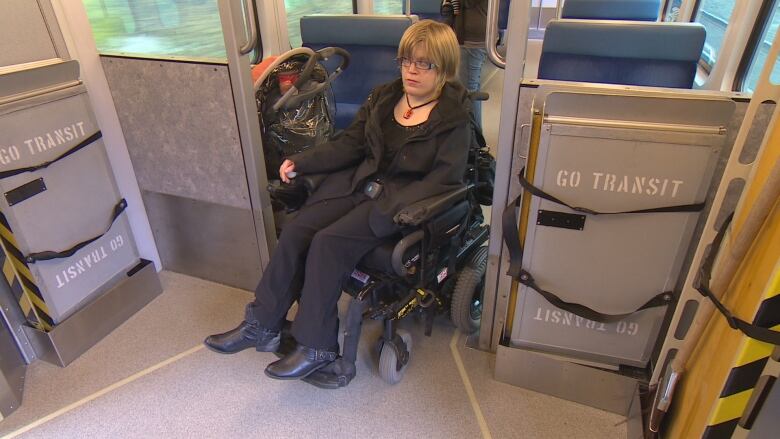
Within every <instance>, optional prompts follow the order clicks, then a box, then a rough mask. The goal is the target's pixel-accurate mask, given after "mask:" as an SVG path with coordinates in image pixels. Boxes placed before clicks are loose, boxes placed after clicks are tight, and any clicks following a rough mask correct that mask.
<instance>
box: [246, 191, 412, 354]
mask: <svg viewBox="0 0 780 439" xmlns="http://www.w3.org/2000/svg"><path fill="white" fill-rule="evenodd" d="M375 203H376V202H375V201H374V200H370V199H368V197H366V196H365V195H363V194H362V193H358V194H353V195H349V196H347V197H343V198H336V199H332V200H326V201H321V202H319V203H315V204H313V205H310V206H306V207H304V208H303V209H302V210H301V211H300V212H299V213H298V215H297V216H296V217H295V218H294V219H293V220H292V221H291V222H290V223H288V224H285V226H284V229H283V230H282V234H281V236H280V237H279V244H278V246H277V247H276V250H275V251H274V253H273V255H272V256H271V261H270V262H269V264H268V267H266V269H265V272H264V273H263V277H262V278H261V279H260V283H259V284H258V285H257V288H256V289H255V301H254V303H252V304H251V305H250V306H251V309H252V311H253V314H254V316H255V318H256V319H257V320H258V322H259V324H260V326H262V327H264V328H266V329H272V330H279V329H280V328H281V325H282V323H283V322H284V318H285V316H286V314H287V311H288V310H289V308H290V306H291V305H292V303H293V301H294V300H295V299H296V298H297V294H296V293H297V288H295V285H294V283H295V281H296V278H299V277H300V275H301V274H302V275H303V287H302V288H301V289H300V299H299V302H298V314H297V316H296V317H295V322H294V323H293V327H292V333H293V336H294V337H295V339H296V340H297V341H298V343H300V344H303V345H305V346H308V347H311V348H316V349H328V350H330V349H333V348H335V347H336V346H337V344H338V328H339V322H338V308H337V304H338V300H339V297H340V296H341V282H342V279H343V278H344V276H345V275H349V274H350V273H351V271H352V270H353V269H354V267H355V265H357V263H358V262H359V261H360V259H361V258H363V256H365V255H366V254H367V253H368V252H370V251H371V250H372V249H373V248H375V247H377V246H378V245H380V244H381V243H382V242H383V241H384V240H385V239H387V238H388V236H389V235H391V234H392V233H389V234H385V233H383V236H377V234H376V233H374V232H373V231H372V229H371V228H370V227H369V221H368V217H369V212H370V211H371V209H372V208H373V207H374V204H375ZM397 230H398V229H397V228H396V229H395V230H394V231H397Z"/></svg>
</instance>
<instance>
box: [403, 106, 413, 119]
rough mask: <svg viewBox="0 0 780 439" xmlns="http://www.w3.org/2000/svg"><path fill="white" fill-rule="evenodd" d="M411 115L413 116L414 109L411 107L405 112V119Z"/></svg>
mask: <svg viewBox="0 0 780 439" xmlns="http://www.w3.org/2000/svg"><path fill="white" fill-rule="evenodd" d="M410 117H412V109H411V108H410V109H408V110H406V112H405V113H404V119H409V118H410Z"/></svg>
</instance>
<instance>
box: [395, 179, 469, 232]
mask: <svg viewBox="0 0 780 439" xmlns="http://www.w3.org/2000/svg"><path fill="white" fill-rule="evenodd" d="M473 186H474V185H468V186H464V187H462V188H460V189H457V190H454V191H451V192H445V193H443V194H439V195H436V196H433V197H430V198H426V199H424V200H421V201H418V202H416V203H414V204H411V205H409V206H407V207H405V208H404V209H401V211H400V212H398V213H397V214H396V215H395V217H393V221H395V223H396V224H401V225H405V226H418V225H420V224H422V223H424V222H425V221H427V220H429V219H431V218H433V217H434V216H436V215H438V214H440V213H442V212H444V211H445V210H447V209H449V208H451V207H452V206H454V205H455V204H456V203H457V202H459V201H461V200H463V199H464V198H466V194H467V193H468V191H469V189H471V188H472V187H473Z"/></svg>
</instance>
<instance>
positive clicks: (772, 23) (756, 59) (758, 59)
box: [739, 0, 780, 93]
mask: <svg viewBox="0 0 780 439" xmlns="http://www.w3.org/2000/svg"><path fill="white" fill-rule="evenodd" d="M770 3H772V5H771V9H768V10H767V11H766V13H767V14H768V17H767V16H764V17H765V19H766V21H764V23H763V24H764V25H763V26H762V27H761V29H760V34H758V35H760V36H759V37H758V38H757V39H752V38H751V39H752V40H753V41H754V43H753V45H752V47H751V48H750V49H749V50H750V53H749V55H748V58H746V60H745V61H747V62H748V63H749V64H748V65H747V71H746V72H745V74H744V76H742V78H741V86H740V87H739V89H740V90H741V91H745V92H748V93H752V92H753V91H754V90H755V89H756V84H758V78H759V77H760V76H761V71H762V70H763V68H764V63H766V61H767V55H769V49H770V47H772V43H773V42H774V39H775V34H777V28H778V26H780V1H778V0H775V1H774V2H770ZM757 32H759V30H757ZM743 71H744V70H743ZM769 80H770V81H771V82H772V83H774V84H780V60H775V65H774V68H773V69H772V73H771V74H770V76H769Z"/></svg>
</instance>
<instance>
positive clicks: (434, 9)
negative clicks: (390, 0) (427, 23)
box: [401, 0, 444, 21]
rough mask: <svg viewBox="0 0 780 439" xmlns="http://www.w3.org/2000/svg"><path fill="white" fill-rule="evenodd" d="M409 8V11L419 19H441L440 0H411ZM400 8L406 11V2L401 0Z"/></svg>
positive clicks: (442, 18)
mask: <svg viewBox="0 0 780 439" xmlns="http://www.w3.org/2000/svg"><path fill="white" fill-rule="evenodd" d="M409 3H410V6H409V9H411V11H412V12H411V13H412V14H414V15H416V16H418V17H420V20H426V19H427V20H436V21H443V20H444V17H442V16H441V0H411V1H410V2H409ZM401 9H402V10H403V13H404V14H405V13H406V2H405V1H402V3H401Z"/></svg>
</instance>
